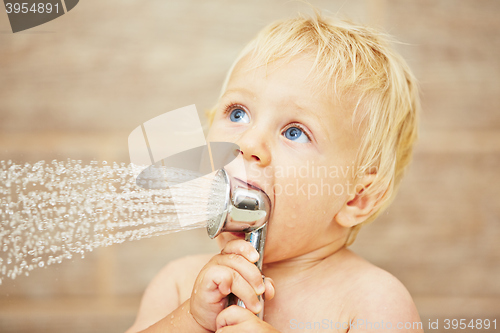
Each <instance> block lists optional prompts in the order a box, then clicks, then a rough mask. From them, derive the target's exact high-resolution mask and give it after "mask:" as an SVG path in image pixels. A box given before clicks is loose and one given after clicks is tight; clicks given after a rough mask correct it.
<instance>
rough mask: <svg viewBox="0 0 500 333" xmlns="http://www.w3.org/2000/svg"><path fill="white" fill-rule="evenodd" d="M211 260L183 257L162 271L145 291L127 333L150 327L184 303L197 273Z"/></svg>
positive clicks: (206, 256)
mask: <svg viewBox="0 0 500 333" xmlns="http://www.w3.org/2000/svg"><path fill="white" fill-rule="evenodd" d="M212 256H213V255H211V254H201V255H193V256H186V257H183V258H180V259H176V260H173V261H171V262H170V263H168V264H167V265H166V266H165V267H163V268H162V269H161V270H160V272H159V273H158V274H157V275H156V276H155V277H154V278H153V280H151V282H150V283H149V285H148V287H147V288H146V291H145V292H144V295H143V297H142V300H141V305H140V308H139V312H138V314H137V318H136V321H135V323H134V325H133V326H132V327H131V328H130V329H129V331H128V332H137V331H139V330H142V329H145V328H147V327H149V326H151V325H152V324H154V323H156V322H157V321H159V320H161V319H162V318H164V317H165V316H166V315H168V314H169V313H171V312H172V311H174V310H175V309H176V308H177V307H179V305H181V304H182V303H183V302H184V301H186V300H187V299H188V298H189V297H190V295H191V289H192V287H193V285H194V281H195V280H196V277H197V276H198V273H199V272H200V270H201V269H202V268H203V266H204V265H205V264H206V263H207V262H208V261H209V260H210V258H211V257H212Z"/></svg>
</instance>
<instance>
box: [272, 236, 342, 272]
mask: <svg viewBox="0 0 500 333" xmlns="http://www.w3.org/2000/svg"><path fill="white" fill-rule="evenodd" d="M347 235H348V234H347ZM347 235H346V234H342V235H341V236H340V237H338V238H337V239H335V240H334V241H333V242H331V243H329V244H328V245H326V246H323V247H320V248H318V249H316V250H314V251H312V252H309V253H306V254H304V255H301V256H299V257H294V258H288V259H285V260H281V261H277V262H272V263H265V264H264V265H263V267H262V273H263V274H264V275H265V276H269V277H271V278H273V279H274V280H275V281H276V280H282V279H283V280H286V279H287V278H289V277H293V280H295V281H298V280H300V279H301V278H302V277H307V276H310V274H311V272H312V271H314V270H316V269H321V267H320V266H322V265H321V264H322V263H324V262H325V261H326V260H328V261H335V260H340V259H341V257H342V253H343V252H344V251H343V250H345V244H346V241H347Z"/></svg>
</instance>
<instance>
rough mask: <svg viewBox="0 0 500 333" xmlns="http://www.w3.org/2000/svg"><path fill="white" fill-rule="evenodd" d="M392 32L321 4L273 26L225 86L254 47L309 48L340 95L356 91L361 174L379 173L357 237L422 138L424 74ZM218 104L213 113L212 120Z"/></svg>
mask: <svg viewBox="0 0 500 333" xmlns="http://www.w3.org/2000/svg"><path fill="white" fill-rule="evenodd" d="M391 41H392V39H391V38H390V37H389V36H387V35H384V34H382V33H380V32H378V31H376V30H374V29H371V28H368V27H364V26H360V25H355V24H353V23H350V22H346V21H333V20H331V19H327V18H324V17H322V16H321V15H320V14H319V13H318V12H316V15H315V16H314V17H298V18H293V19H286V20H281V21H277V22H274V23H272V24H270V25H269V26H267V27H265V28H264V29H263V30H262V31H261V32H260V33H259V34H258V35H257V37H256V38H255V39H254V40H252V41H251V42H250V43H249V44H248V45H247V46H246V47H245V48H244V49H243V50H242V51H241V53H240V54H239V56H238V57H237V59H236V61H235V62H234V63H233V65H232V67H231V69H230V70H229V73H228V75H227V77H226V80H225V82H224V84H223V87H222V93H221V94H223V93H224V91H225V89H226V86H227V83H228V81H229V78H230V76H231V73H232V71H233V69H234V67H235V66H236V64H237V63H238V62H239V61H240V60H241V59H242V58H243V57H244V56H246V55H248V54H251V59H252V60H253V62H254V63H255V64H256V66H261V65H266V66H267V64H270V63H271V62H273V61H276V60H280V59H285V60H286V59H288V60H291V59H292V58H293V57H295V56H298V55H302V54H307V55H312V56H314V65H313V69H315V75H314V80H315V83H316V86H317V87H318V88H319V89H327V90H332V89H333V91H334V92H335V96H337V98H340V97H342V96H349V97H352V96H355V97H356V98H357V100H356V107H355V109H354V110H353V117H352V119H353V124H354V123H355V122H358V126H359V127H360V128H361V127H363V128H362V138H361V144H360V147H359V150H358V154H357V158H356V161H355V166H357V168H358V172H357V175H358V176H361V175H362V174H365V173H371V172H373V170H376V176H375V180H374V181H373V182H372V183H371V184H370V185H369V186H368V187H366V188H364V189H363V191H362V192H361V193H360V195H375V196H376V197H378V198H379V199H378V204H377V207H376V209H375V210H374V212H373V213H372V215H371V216H370V217H369V218H368V219H367V220H366V221H365V222H363V223H361V224H359V225H356V226H355V227H353V228H352V230H351V233H350V236H349V239H348V240H347V243H346V245H350V244H351V243H352V242H353V241H354V239H355V237H356V235H357V233H358V231H359V229H360V228H361V226H362V225H365V224H367V223H369V222H371V221H373V220H374V219H375V217H376V216H378V214H380V213H381V212H382V211H383V210H384V209H385V208H386V207H387V206H388V205H389V204H390V202H391V201H392V199H393V198H394V196H395V194H396V191H397V187H398V185H399V184H400V181H401V178H402V176H403V173H404V170H405V169H406V167H407V165H408V164H409V163H410V160H411V153H412V148H413V144H414V142H415V140H416V138H417V123H418V119H417V116H418V110H419V108H420V106H419V98H418V87H417V83H416V79H415V77H414V76H413V74H412V73H411V71H410V69H409V67H408V66H407V64H406V62H405V61H404V60H403V59H402V58H401V57H400V56H399V55H398V54H397V53H395V52H394V51H393V50H392V48H391V47H390V42H391ZM214 113H215V109H212V110H209V111H208V112H207V116H208V118H209V120H210V123H211V121H212V120H213V116H214Z"/></svg>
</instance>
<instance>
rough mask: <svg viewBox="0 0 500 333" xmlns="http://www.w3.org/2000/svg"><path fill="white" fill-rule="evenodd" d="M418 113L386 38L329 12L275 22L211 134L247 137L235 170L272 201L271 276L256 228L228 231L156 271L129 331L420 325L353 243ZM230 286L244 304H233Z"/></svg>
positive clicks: (405, 297) (226, 97)
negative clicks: (251, 235)
mask: <svg viewBox="0 0 500 333" xmlns="http://www.w3.org/2000/svg"><path fill="white" fill-rule="evenodd" d="M418 108H419V103H418V92H417V87H416V82H415V79H414V77H413V75H412V73H411V72H410V70H409V69H408V67H407V65H406V64H405V62H404V61H403V60H402V59H401V58H400V57H399V56H398V55H397V54H395V53H394V51H392V50H391V48H390V47H389V46H388V38H387V37H386V36H384V35H382V34H380V33H378V32H376V31H374V30H372V29H369V28H366V27H362V26H357V25H354V24H351V23H347V22H336V21H335V22H334V21H330V20H328V19H326V18H323V17H321V16H320V15H319V14H316V16H315V17H312V18H296V19H288V20H284V21H279V22H276V23H273V24H271V25H270V26H268V27H266V28H265V29H264V30H263V31H261V32H260V33H259V34H258V36H257V37H256V39H254V40H253V41H252V42H250V44H248V45H247V47H246V48H245V49H244V50H243V51H242V53H241V54H240V56H239V57H238V58H237V59H236V61H235V63H234V65H233V67H232V68H231V70H230V71H229V74H228V76H227V79H226V82H225V83H224V86H223V89H222V95H221V97H220V99H219V101H218V104H217V105H216V107H215V108H214V109H213V110H211V111H210V112H209V119H210V121H211V128H210V132H209V135H208V138H207V139H208V141H224V142H234V143H236V144H237V145H238V146H239V150H238V151H237V154H238V157H237V159H239V160H240V162H242V164H243V165H244V166H245V170H240V169H237V168H234V167H233V168H232V167H231V164H230V165H229V166H228V167H227V169H226V170H227V172H228V173H229V174H230V175H231V176H234V177H239V176H243V173H245V176H246V179H247V182H248V183H249V184H251V185H253V186H255V187H258V188H260V189H262V190H263V191H264V192H265V193H266V194H267V195H268V196H269V198H270V200H271V206H272V215H271V217H270V220H269V226H268V233H267V241H266V248H265V254H264V259H263V261H264V265H263V269H262V273H261V272H260V271H259V270H258V268H257V267H256V266H255V265H254V263H255V262H256V261H257V260H258V258H259V254H258V253H257V251H256V250H255V249H253V247H252V246H251V245H250V244H249V243H247V242H245V240H244V239H243V237H244V234H243V233H222V234H221V235H220V236H218V238H217V242H218V245H219V246H220V248H221V249H222V250H221V252H220V254H217V255H215V256H212V255H200V256H194V257H187V258H183V259H179V260H177V261H174V262H172V263H170V264H169V265H167V266H166V267H165V268H164V269H163V270H162V271H161V272H160V273H159V274H158V276H157V277H156V278H155V279H154V280H153V281H152V282H151V284H150V285H149V287H148V288H147V290H146V292H145V294H144V297H143V300H142V303H141V307H140V310H139V314H138V316H137V319H136V322H135V323H134V325H133V326H132V327H131V328H130V329H129V330H128V332H139V331H144V332H189V333H196V332H214V331H216V332H224V333H229V332H238V333H242V332H296V331H297V330H300V331H303V330H306V331H307V332H323V331H325V332H326V331H327V332H347V331H349V332H371V331H376V332H380V330H387V331H391V332H400V331H405V332H422V324H421V322H420V318H419V315H418V312H417V310H416V308H415V305H414V303H413V301H412V298H411V296H410V295H409V293H408V291H407V290H406V289H405V287H404V286H403V285H402V284H401V283H400V282H399V281H398V280H397V279H396V278H395V277H393V276H392V275H390V274H389V273H387V272H385V271H383V270H381V269H380V268H377V267H375V266H374V265H372V264H370V263H369V262H367V261H365V260H364V259H362V258H360V257H359V256H357V255H356V254H354V253H352V252H351V251H350V250H348V249H347V247H348V246H349V245H350V244H351V243H352V242H353V241H354V239H355V237H356V234H357V232H358V231H359V229H360V227H361V226H362V225H364V224H366V223H368V222H370V221H372V220H373V219H374V218H375V217H376V216H377V215H378V214H379V213H380V212H381V211H382V210H383V209H384V208H385V207H386V206H387V205H388V204H389V202H390V201H391V199H392V198H393V197H394V195H395V193H396V189H397V186H398V184H399V182H400V180H401V178H402V175H403V171H404V169H405V168H406V166H407V165H408V163H409V161H410V158H411V152H412V145H413V142H414V141H415V138H416V133H417V111H418ZM262 276H264V277H265V278H264V279H262ZM230 293H233V294H235V295H236V296H237V297H238V298H239V299H241V300H242V301H243V302H244V304H245V306H246V308H243V307H239V306H236V305H234V306H230V307H227V308H226V304H227V296H228V295H229V294H230ZM257 295H263V297H264V298H265V311H264V318H263V320H261V319H259V318H258V317H257V316H256V315H255V314H256V313H259V312H260V311H261V305H260V303H259V301H258V296H257Z"/></svg>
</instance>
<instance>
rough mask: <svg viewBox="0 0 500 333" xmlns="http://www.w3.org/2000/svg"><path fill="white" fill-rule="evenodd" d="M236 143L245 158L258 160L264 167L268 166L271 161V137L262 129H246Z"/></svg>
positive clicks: (250, 160)
mask: <svg viewBox="0 0 500 333" xmlns="http://www.w3.org/2000/svg"><path fill="white" fill-rule="evenodd" d="M236 144H237V145H238V146H239V147H240V149H239V153H240V154H241V155H242V156H243V158H244V159H245V160H247V161H249V162H257V163H259V165H260V166H262V167H266V166H268V165H269V163H271V152H270V149H269V138H267V136H266V133H265V131H263V130H262V129H257V128H255V127H254V128H252V129H248V130H246V131H245V133H244V134H243V136H242V137H240V139H239V140H238V142H236Z"/></svg>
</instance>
